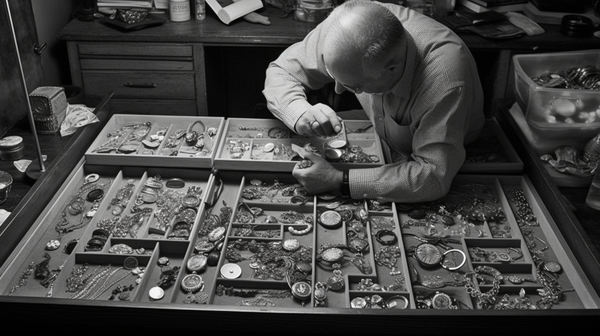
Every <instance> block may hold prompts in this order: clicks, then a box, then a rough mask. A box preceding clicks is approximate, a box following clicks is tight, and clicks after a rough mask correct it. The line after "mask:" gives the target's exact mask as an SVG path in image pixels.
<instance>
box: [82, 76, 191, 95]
mask: <svg viewBox="0 0 600 336" xmlns="http://www.w3.org/2000/svg"><path fill="white" fill-rule="evenodd" d="M82 78H83V87H84V90H85V94H86V97H87V98H99V97H103V96H105V95H106V94H108V93H110V92H111V91H114V96H113V97H114V98H152V99H195V97H196V94H195V85H194V73H191V72H184V73H172V72H152V73H150V72H121V71H115V72H107V71H102V72H93V71H89V72H84V73H83V76H82Z"/></svg>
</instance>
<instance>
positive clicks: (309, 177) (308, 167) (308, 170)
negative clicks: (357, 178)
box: [292, 152, 343, 195]
mask: <svg viewBox="0 0 600 336" xmlns="http://www.w3.org/2000/svg"><path fill="white" fill-rule="evenodd" d="M308 161H310V162H312V164H310V163H309V162H308ZM292 176H294V177H295V178H296V179H297V180H298V182H300V184H302V186H303V187H304V189H306V191H307V192H308V193H309V194H311V195H316V194H321V193H325V192H335V191H337V190H339V188H340V186H341V184H342V180H343V173H342V172H341V171H339V170H337V169H335V168H334V167H333V166H332V165H331V163H329V162H327V160H325V159H324V158H322V157H321V156H319V155H317V154H315V153H312V152H308V153H306V156H305V158H304V160H303V161H300V162H298V163H297V164H296V165H295V166H294V169H293V170H292Z"/></svg>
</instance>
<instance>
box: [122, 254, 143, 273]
mask: <svg viewBox="0 0 600 336" xmlns="http://www.w3.org/2000/svg"><path fill="white" fill-rule="evenodd" d="M139 264H140V263H139V261H138V260H137V258H135V257H127V258H125V260H124V261H123V268H125V269H126V270H132V269H134V268H136V267H138V266H139Z"/></svg>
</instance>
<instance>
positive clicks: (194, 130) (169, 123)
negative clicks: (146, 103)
mask: <svg viewBox="0 0 600 336" xmlns="http://www.w3.org/2000/svg"><path fill="white" fill-rule="evenodd" d="M224 120H225V119H224V118H222V117H185V116H177V117H173V116H156V115H143V116H140V115H129V114H115V115H113V116H112V117H111V118H110V120H109V121H108V122H107V123H106V125H105V126H104V128H103V129H102V132H101V133H100V134H99V135H98V137H97V138H96V139H95V140H94V142H93V143H92V145H91V146H90V147H89V149H88V150H87V151H86V153H85V158H86V161H87V163H88V164H101V165H117V166H142V167H186V168H211V167H212V165H213V161H214V158H215V152H216V148H217V146H218V144H219V139H220V137H221V136H222V134H223V126H224V124H225V122H224ZM167 157H168V160H167V159H166V158H167Z"/></svg>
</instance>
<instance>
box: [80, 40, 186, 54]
mask: <svg viewBox="0 0 600 336" xmlns="http://www.w3.org/2000/svg"><path fill="white" fill-rule="evenodd" d="M78 51H79V55H80V56H82V57H85V56H86V55H89V56H94V55H95V56H100V55H104V56H143V57H190V58H191V57H192V56H193V51H192V46H190V45H179V44H162V43H161V44H151V43H92V44H86V43H81V44H79V45H78Z"/></svg>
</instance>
